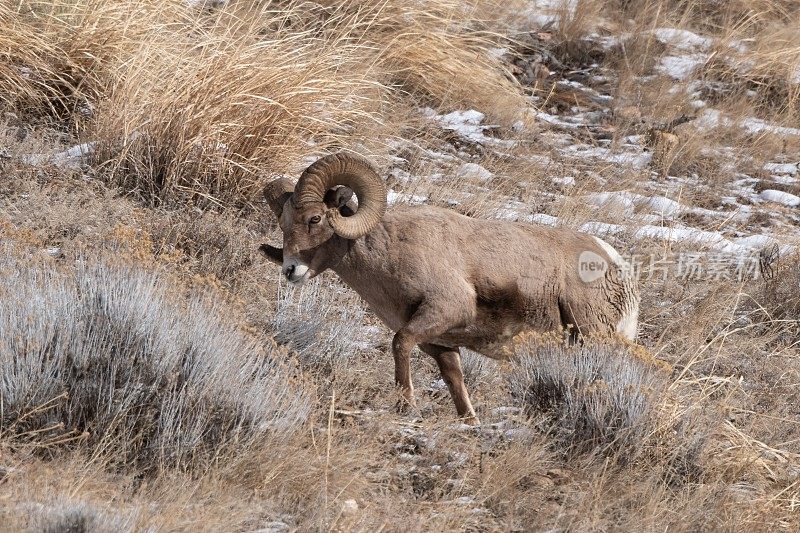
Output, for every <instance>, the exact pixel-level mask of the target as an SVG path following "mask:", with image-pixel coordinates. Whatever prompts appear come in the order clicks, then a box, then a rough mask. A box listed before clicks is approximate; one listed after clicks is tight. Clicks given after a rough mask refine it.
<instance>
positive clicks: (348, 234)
mask: <svg viewBox="0 0 800 533" xmlns="http://www.w3.org/2000/svg"><path fill="white" fill-rule="evenodd" d="M337 185H346V186H347V187H350V188H351V189H353V192H354V193H355V195H356V198H358V211H356V213H355V214H354V215H352V216H349V217H344V216H342V215H341V213H339V211H338V210H336V209H329V210H328V211H327V212H326V215H327V218H328V223H329V224H330V225H331V227H332V228H333V230H334V231H335V232H336V234H337V235H339V236H340V237H343V238H345V239H358V238H359V237H363V236H364V235H366V234H367V233H369V232H370V231H371V230H372V228H374V227H375V226H376V225H377V224H378V222H380V220H381V219H382V218H383V215H384V213H385V212H386V186H385V185H384V183H383V180H382V179H381V178H380V176H379V175H378V172H377V171H376V170H375V167H373V166H372V164H371V163H370V162H369V161H367V160H366V159H364V158H363V157H361V156H358V155H353V154H348V153H343V152H339V153H337V154H332V155H327V156H325V157H323V158H321V159H319V160H318V161H316V162H315V163H313V164H312V165H311V166H309V167H308V168H307V169H306V170H305V172H303V174H302V176H300V180H299V181H298V182H297V187H295V189H294V191H295V194H294V198H293V200H292V201H293V202H294V203H295V205H297V206H301V205H303V204H305V203H309V202H322V200H323V198H324V197H325V193H326V192H327V191H328V189H330V188H332V187H335V186H337Z"/></svg>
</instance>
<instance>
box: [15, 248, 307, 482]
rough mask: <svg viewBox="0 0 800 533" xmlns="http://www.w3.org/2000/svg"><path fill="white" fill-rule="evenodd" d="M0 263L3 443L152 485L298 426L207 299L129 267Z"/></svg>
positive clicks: (24, 255)
mask: <svg viewBox="0 0 800 533" xmlns="http://www.w3.org/2000/svg"><path fill="white" fill-rule="evenodd" d="M0 250H2V256H1V257H2V259H0V272H2V276H0V294H2V298H0V302H2V303H0V331H2V332H3V337H2V339H0V376H2V379H1V380H0V399H2V406H3V409H2V418H0V435H3V436H5V437H11V438H15V439H18V440H20V441H24V442H30V443H32V444H33V445H34V447H35V448H39V449H45V450H56V449H58V448H59V447H60V446H63V445H69V444H70V443H72V444H75V443H82V444H85V445H86V446H88V448H89V450H90V451H92V452H94V453H97V454H99V455H100V456H102V457H105V458H107V460H108V461H111V462H113V463H117V462H119V463H122V464H130V465H133V466H135V467H137V469H139V470H143V471H153V470H159V469H162V468H164V467H178V468H181V469H194V468H200V467H203V466H204V465H208V464H210V463H211V462H213V461H215V460H217V459H220V458H228V459H231V460H233V462H235V457H236V456H237V455H240V454H241V455H244V454H243V452H246V451H248V450H252V449H255V447H259V448H260V447H263V446H268V445H270V444H278V443H281V442H284V441H285V440H286V439H287V438H288V437H290V436H292V435H293V434H295V432H296V431H297V430H298V429H299V428H300V427H301V426H302V425H303V424H304V421H305V419H306V417H307V416H308V414H309V410H310V405H311V398H310V393H309V392H308V391H306V390H304V388H303V383H300V382H297V381H295V380H294V379H293V377H292V375H293V371H292V369H291V368H290V367H288V366H286V364H285V363H283V362H281V361H280V359H279V357H280V356H279V352H277V351H276V348H274V347H273V348H270V347H269V345H268V344H267V345H265V344H264V341H263V339H261V338H259V337H257V336H255V335H254V334H252V333H249V332H247V331H245V330H243V329H242V327H241V326H240V322H239V321H238V320H237V313H235V312H232V310H231V309H230V308H229V307H228V306H226V305H225V304H224V303H223V302H221V301H219V299H218V298H216V297H215V296H214V294H210V293H207V292H205V291H202V290H199V289H189V290H186V289H185V288H183V287H182V286H180V285H179V284H177V283H176V282H175V280H174V279H172V278H170V277H169V276H168V275H167V274H165V273H164V272H163V271H160V270H159V269H157V268H155V267H154V266H145V265H138V264H136V262H132V261H131V258H130V257H108V256H106V257H100V258H91V257H88V256H83V257H81V258H79V259H78V261H77V262H76V263H75V264H74V265H72V266H59V265H57V264H56V263H55V262H54V261H52V260H50V259H49V258H48V259H43V258H40V254H38V253H37V252H36V251H35V250H28V249H25V248H22V247H15V246H14V245H13V244H11V243H9V242H5V243H3V244H0ZM29 254H30V255H29ZM37 254H38V255H37Z"/></svg>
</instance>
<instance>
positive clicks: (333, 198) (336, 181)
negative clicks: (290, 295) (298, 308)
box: [261, 153, 386, 282]
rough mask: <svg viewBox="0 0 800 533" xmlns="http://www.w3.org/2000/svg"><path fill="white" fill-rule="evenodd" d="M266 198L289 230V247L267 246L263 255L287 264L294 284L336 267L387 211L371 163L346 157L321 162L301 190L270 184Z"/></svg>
mask: <svg viewBox="0 0 800 533" xmlns="http://www.w3.org/2000/svg"><path fill="white" fill-rule="evenodd" d="M354 195H355V197H356V198H357V199H358V204H356V203H355V202H354V201H352V197H353V196H354ZM264 198H265V199H266V201H267V203H268V204H269V206H270V208H271V209H272V211H273V212H274V213H275V216H276V217H277V218H278V223H279V225H280V228H281V231H283V248H282V249H281V248H276V247H274V246H270V245H268V244H264V245H262V246H261V251H262V252H263V253H264V255H266V256H267V257H268V258H269V259H270V260H271V261H273V262H275V263H280V264H282V265H283V274H284V275H285V276H286V279H288V280H289V281H291V282H301V281H305V280H306V279H309V278H313V277H314V276H316V275H317V274H320V273H321V272H323V271H325V270H326V269H328V268H331V267H334V266H336V264H337V263H338V262H339V261H340V260H341V259H342V257H344V254H345V253H347V250H348V248H349V243H348V241H352V240H355V239H359V238H361V237H363V236H364V235H366V234H367V233H369V232H370V231H371V230H372V229H373V228H374V227H375V226H376V225H377V224H378V223H379V222H380V220H381V218H383V215H384V213H385V212H386V186H385V185H384V183H383V180H381V178H380V176H378V173H377V172H376V171H375V169H374V168H373V166H372V165H371V164H370V163H369V162H368V161H367V160H366V159H364V158H362V157H360V156H356V155H352V154H345V153H338V154H333V155H328V156H325V157H323V158H322V159H319V160H318V161H317V162H315V163H314V164H312V165H311V166H310V167H308V168H307V169H306V170H305V172H303V174H302V176H300V180H299V181H298V182H297V185H294V184H293V183H292V182H291V180H289V179H287V178H280V179H277V180H274V181H272V182H270V183H269V184H268V185H267V186H266V188H265V189H264Z"/></svg>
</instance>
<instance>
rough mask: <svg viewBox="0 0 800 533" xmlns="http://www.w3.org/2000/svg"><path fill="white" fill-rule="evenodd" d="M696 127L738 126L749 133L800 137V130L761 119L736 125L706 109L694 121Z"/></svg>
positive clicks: (751, 119)
mask: <svg viewBox="0 0 800 533" xmlns="http://www.w3.org/2000/svg"><path fill="white" fill-rule="evenodd" d="M692 124H694V126H695V127H697V128H700V129H713V128H718V127H731V126H734V125H737V126H739V127H741V128H744V129H745V130H747V131H748V132H749V133H754V134H756V133H774V134H776V135H785V136H799V135H800V129H798V128H787V127H785V126H776V125H775V124H770V123H769V122H766V121H764V120H761V119H760V118H755V117H749V118H745V119H743V120H741V121H740V122H738V123H735V122H734V121H733V120H731V119H730V118H728V117H726V116H724V115H723V114H722V113H721V112H720V111H719V110H718V109H712V108H706V109H705V110H703V112H702V113H701V114H700V115H699V116H698V117H697V118H696V119H695V120H693V121H692Z"/></svg>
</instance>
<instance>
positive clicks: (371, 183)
mask: <svg viewBox="0 0 800 533" xmlns="http://www.w3.org/2000/svg"><path fill="white" fill-rule="evenodd" d="M354 193H355V196H356V198H357V200H358V206H357V207H356V205H355V203H354V202H352V201H351V198H352V196H353V194H354ZM386 194H387V191H386V186H385V185H384V183H383V180H382V179H381V178H380V177H379V176H378V174H377V172H376V171H375V169H374V168H373V166H372V165H371V164H370V163H369V162H368V161H367V160H365V159H363V158H362V157H359V156H355V155H350V154H345V153H338V154H334V155H329V156H326V157H323V158H322V159H320V160H318V161H317V162H316V163H314V164H312V165H311V166H310V167H308V168H307V169H306V170H305V172H303V174H302V176H300V180H299V181H298V182H297V185H294V184H292V182H291V181H290V180H289V179H287V178H280V179H277V180H275V181H273V182H271V183H270V184H268V185H267V187H266V189H265V191H264V195H265V199H266V200H267V202H268V203H269V205H270V207H271V208H272V210H273V211H274V213H275V215H276V216H277V217H278V221H279V223H280V227H281V230H282V231H283V248H282V249H281V248H276V247H273V246H270V245H267V244H265V245H262V246H261V248H260V249H261V251H262V252H263V253H264V254H265V255H266V256H267V257H268V258H269V259H270V260H272V261H274V262H276V263H281V264H282V265H283V274H284V275H285V276H286V278H287V279H288V280H289V281H290V282H293V283H298V282H302V281H304V280H307V279H309V278H313V277H314V276H316V275H318V274H320V273H321V272H323V271H325V270H327V269H329V268H330V269H332V270H333V271H334V272H336V273H337V274H338V275H339V277H340V278H341V279H342V281H344V282H345V283H346V284H347V285H349V286H350V287H352V288H353V289H354V290H355V291H356V292H357V293H358V294H359V295H360V296H361V297H362V298H363V299H364V300H366V302H367V303H368V304H369V306H370V308H372V310H373V311H374V312H375V313H376V314H377V315H378V317H380V319H381V320H382V321H383V322H384V323H385V324H386V325H387V326H388V327H390V328H391V329H392V330H393V331H394V332H395V336H394V340H393V341H392V351H393V354H394V364H395V381H396V383H397V385H398V386H399V387H400V388H401V392H402V397H403V400H401V402H402V403H407V404H408V405H410V406H413V405H414V396H413V386H412V384H411V372H410V365H409V357H410V355H411V351H412V349H413V348H414V346H419V347H420V348H421V349H422V351H423V352H425V353H427V354H429V355H430V356H432V357H433V358H434V359H435V360H436V363H437V364H438V366H439V369H440V371H441V373H442V378H444V381H445V383H447V386H448V388H449V389H450V394H451V396H452V398H453V401H454V403H455V405H456V410H457V411H458V415H459V416H460V417H461V418H462V419H463V420H464V421H465V422H467V423H470V424H477V423H478V419H477V417H476V416H475V411H474V409H473V408H472V404H471V403H470V400H469V396H468V394H467V390H466V387H465V386H464V377H463V374H462V371H461V361H460V358H459V349H460V347H466V348H469V349H471V350H474V351H476V352H479V353H482V354H484V355H486V356H488V357H492V358H505V357H507V355H506V353H507V351H506V350H504V349H503V348H504V347H505V346H507V345H508V343H509V342H510V341H511V340H512V338H513V337H514V336H515V335H517V334H519V333H521V332H523V331H526V330H527V331H538V332H549V331H554V330H556V331H557V330H562V329H563V328H567V329H569V330H570V331H572V332H573V333H575V332H577V333H579V334H586V333H599V334H609V335H611V334H614V333H619V334H621V335H622V336H624V337H627V338H629V339H633V338H634V337H635V336H636V327H637V316H638V310H639V297H638V293H637V289H636V283H635V279H634V277H633V276H632V275H631V274H630V272H629V270H628V268H627V264H626V263H625V261H624V260H623V259H622V257H620V255H619V254H618V253H617V252H616V251H615V250H614V249H613V248H612V247H611V246H610V245H608V244H607V243H605V242H604V241H602V240H600V239H598V238H596V237H592V236H590V235H586V234H583V233H579V232H577V231H572V230H569V229H563V228H550V227H540V226H535V225H530V224H523V223H515V222H507V221H500V220H478V219H474V218H470V217H467V216H464V215H461V214H459V213H456V212H454V211H450V210H447V209H442V208H437V207H430V206H395V207H393V208H391V209H389V210H387V199H386Z"/></svg>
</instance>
